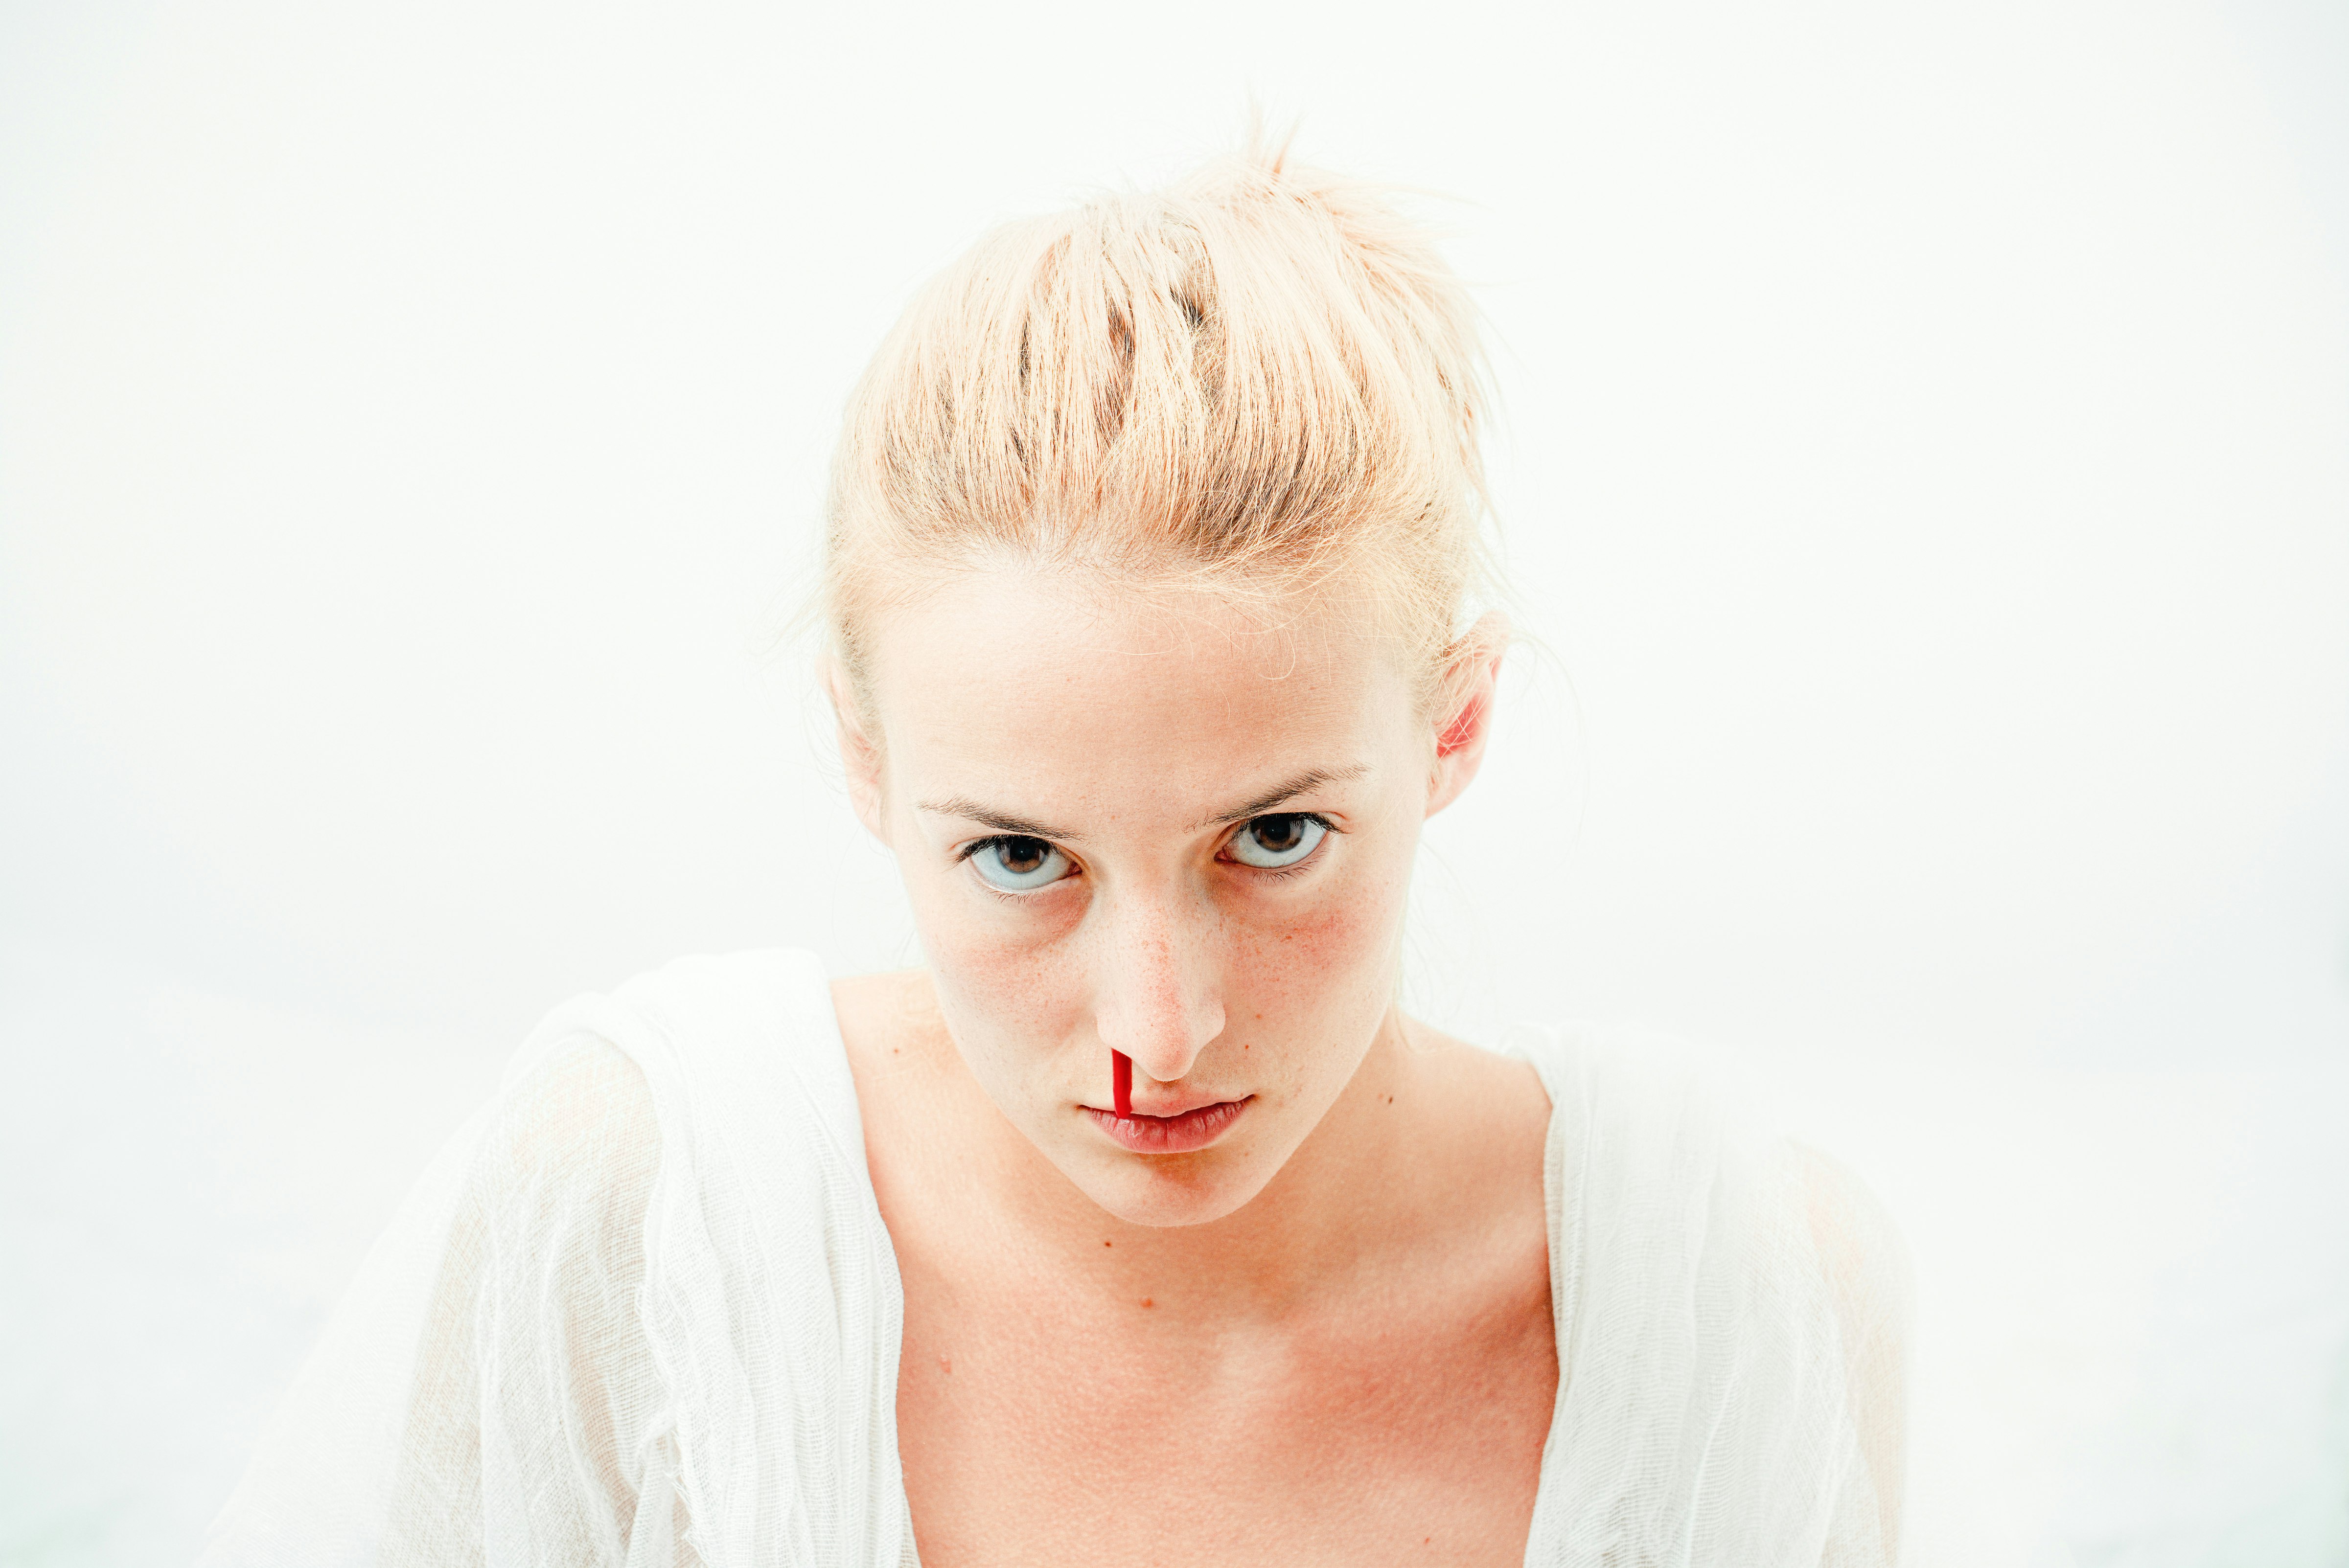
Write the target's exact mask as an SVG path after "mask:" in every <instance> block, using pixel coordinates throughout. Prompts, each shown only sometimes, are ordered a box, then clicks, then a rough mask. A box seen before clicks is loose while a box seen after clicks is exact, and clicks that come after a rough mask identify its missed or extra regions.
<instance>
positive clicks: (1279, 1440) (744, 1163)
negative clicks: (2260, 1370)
mask: <svg viewBox="0 0 2349 1568" xmlns="http://www.w3.org/2000/svg"><path fill="white" fill-rule="evenodd" d="M1476 387H1477V376H1476V362H1475V335H1474V331H1473V325H1472V321H1471V313H1470V310H1469V307H1468V304H1467V303H1466V301H1465V300H1464V297H1463V294H1462V293H1461V290H1460V288H1459V287H1458V285H1457V284H1455V283H1454V281H1453V279H1452V278H1451V276H1450V275H1449V274H1448V273H1446V271H1445V270H1444V267H1443V265H1442V263H1440V262H1439V261H1438V260H1437V258H1436V256H1435V255H1434V253H1433V250H1432V249H1431V247H1430V245H1429V242H1428V241H1427V240H1426V238H1425V237H1424V236H1423V234H1421V233H1420V232H1417V231H1416V230H1414V229H1413V228H1412V227H1411V226H1410V225H1408V224H1406V223H1405V222H1402V221H1401V220H1400V219H1399V218H1398V217H1397V216H1396V215H1395V214H1394V213H1393V212H1392V211H1390V210H1389V209H1387V208H1386V207H1385V206H1384V205H1382V204H1381V201H1379V200H1378V199H1377V198H1376V197H1374V196H1373V195H1371V194H1370V193H1368V192H1365V191H1362V190H1361V189H1359V188H1355V187H1351V186H1349V185H1346V184H1343V183H1340V182H1338V181H1333V180H1330V179H1328V178H1325V177H1323V176H1320V175H1318V174H1314V173H1312V172H1309V171H1307V170H1300V169H1297V168H1294V167H1291V166H1289V165H1288V164H1287V163H1286V162H1285V161H1284V160H1283V159H1282V158H1281V157H1280V156H1278V155H1270V156H1253V157H1250V158H1247V159H1243V160H1237V161H1235V162H1232V163H1229V164H1226V165H1222V166H1218V167H1216V168H1214V169H1211V170H1207V171H1206V172H1204V173H1202V174H1200V175H1198V176H1196V177H1195V178H1194V179H1192V180H1190V181H1186V182H1185V183H1184V184H1182V185H1179V186H1177V187H1175V188H1174V189H1173V190H1171V191H1167V192H1165V193H1163V194H1157V195H1150V196H1131V197H1121V198H1116V199H1111V200H1104V201H1099V202H1096V203H1094V204H1092V205H1091V206H1088V207H1086V208H1084V209H1082V210H1081V211H1074V212H1071V213H1066V214H1062V215H1060V216H1057V217H1053V218H1050V219H1043V220H1038V221H1035V222H1026V223H1020V224H1015V225H1012V226H1010V227H1009V228H1006V229H1004V230H1001V231H999V232H997V233H995V234H993V235H991V236H989V237H988V239H986V240H985V241H983V242H981V243H980V244H979V245H978V247H977V248H976V249H975V250H973V251H972V252H971V253H969V254H968V255H967V256H966V257H964V258H963V260H962V261H961V262H959V263H957V265H956V266H954V267H953V268H951V269H950V270H949V271H948V272H947V273H945V274H944V275H943V276H942V277H940V278H939V279H938V280H937V281H936V283H934V284H932V285H931V286H930V288H929V289H928V290H927V291H926V293H925V294H923V295H922V296H921V298H920V299H919V300H918V301H917V302H916V304H915V305H914V306H913V307H912V309H911V310H910V311H909V312H908V314H907V315H906V316H905V319H904V320H903V321H902V322H901V323H900V324H899V325H898V327H897V329H896V331H895V333H894V334H893V335H892V336H891V337H890V338H889V340H888V342H887V343H886V345H885V346H884V347H883V349H882V351H881V353H880V355H879V356H878V358H877V359H876V360H875V362H874V366H872V368H871V370H870V372H869V373H868V374H867V376H866V377H865V379H864V382H863V384H862V385H861V386H860V387H859V388H858V390H857V392H856V394H855V396H854V400H853V402H852V405H851V408H850V411H849V416H848V419H847V424H846V428H845V431H844V434H843V438H842V440H841V445H840V449H839V452H838V456H837V459H836V463H835V469H834V482H833V495H832V500H831V505H830V517H829V528H828V534H827V575H826V586H825V595H824V610H825V614H826V616H827V619H828V624H829V627H830V632H831V637H830V649H831V651H830V655H829V658H828V663H827V666H826V668H827V678H828V681H829V685H830V690H831V695H832V699H833V705H834V707H835V709H836V712H837V714H838V717H839V727H840V744H841V750H842V755H843V758H844V760H845V763H846V770H847V777H848V780H849V786H850V794H851V796H852V799H853V800H854V806H855V810H856V812H857V815H858V817H859V818H860V819H861V820H862V821H863V822H864V826H865V827H866V828H867V829H868V830H870V831H871V832H873V833H874V835H875V836H876V837H877V838H878V839H880V840H881V841H882V842H884V843H885V844H886V845H888V846H889V848H890V850H891V851H893V852H894V853H895V856H896V859H897V862H898V866H899V868H900V870H901V872H902V873H903V875H904V878H905V886H906V889H907V892H908V894H909V896H910V898H911V901H912V905H913V909H914V913H915V918H916V924H917V927H918V929H919V932H920V934H921V939H922V948H923V953H924V956H925V959H926V965H925V967H924V968H922V969H920V970H918V971H914V972H911V973H907V974H902V975H870V976H862V977H857V978H853V979H847V980H842V981H839V982H836V983H833V984H830V985H827V984H826V982H825V980H824V977H823V975H822V973H821V972H820V970H818V969H817V967H816V966H815V965H814V964H813V963H812V960H810V959H808V958H807V957H805V956H804V955H793V954H740V955H736V956H733V957H729V958H722V959H712V960H695V961H689V962H687V963H682V964H678V965H672V966H670V967H669V968H668V969H666V970H664V971H662V972H660V973H659V974H657V975H650V976H647V977H644V978H642V979H639V980H637V981H636V982H633V983H631V984H630V985H627V986H624V987H622V988H621V990H620V991H619V992H617V993H616V995H613V996H611V997H609V998H588V999H585V1000H583V1001H580V1002H576V1003H574V1004H572V1005H571V1006H567V1007H565V1008H564V1009H562V1010H560V1011H558V1012H557V1013H556V1014H555V1015H554V1016H553V1017H551V1018H550V1019H549V1020H548V1021H547V1023H546V1024H545V1025H544V1026H542V1027H541V1029H540V1030H539V1031H538V1032H537V1034H536V1035H534V1036H533V1038H532V1040H531V1041H530V1042H529V1043H528V1044H527V1045H526V1046H525V1047H524V1049H523V1052H522V1054H521V1056H520V1057H518V1058H517V1060H516V1061H515V1063H514V1065H513V1066H512V1068H511V1069H510V1071H509V1074H508V1078H507V1082H506V1086H505V1088H504V1089H503V1091H502V1095H501V1097H500V1098H499V1099H498V1100H497V1102H496V1103H495V1104H493V1105H492V1106H491V1107H489V1108H487V1109H485V1110H484V1111H483V1112H482V1113H481V1116H479V1117H478V1118H477V1119H475V1121H474V1122H473V1123H472V1124H471V1125H470V1126H469V1128H468V1129H467V1130H466V1131H465V1133H464V1134H462V1135H461V1136H460V1138H459V1139H458V1140H456V1142H455V1144H454V1145H452V1147H451V1148H450V1150H449V1151H447V1152H446V1153H445V1154H444V1155H443V1156H442V1157H441V1159H440V1161H439V1162H438V1163H437V1164H436V1165H435V1167H434V1169H433V1170H432V1171H431V1172H430V1173H429V1174H428V1176H427V1177H426V1179H425V1181H424V1182H423V1183H422V1185H421V1186H420V1187H419V1191H418V1192H417V1194H416V1195H415V1196H414V1197H413V1198H412V1199H411V1200H410V1202H409V1205H408V1207H407V1209H406V1210H405V1211H404V1212H403V1213H402V1216H401V1218H400V1220H399V1222H398V1223H397V1224H396V1226H395V1227H394V1230H393V1231H392V1233H390V1234H389V1235H388V1236H387V1238H386V1239H385V1241H384V1243H382V1244H381V1245H380V1246H379V1247H378V1250H377V1252H376V1253H375V1254H374V1255H373V1256H371V1258H370V1259H369V1262H368V1264H367V1267H366V1269H365V1271H364V1272H363V1274H362V1276H361V1279H360V1281H359V1284H357V1287H356V1288H355V1289H354V1291H353V1294H352V1298H351V1300H350V1302H349V1303H348V1304H347V1305H346V1307H345V1308H344V1309H343V1311H342V1313H341V1314H340V1315H338V1317H337V1319H336V1323H335V1325H334V1326H333V1327H332V1328H331V1329H330V1331H329V1334H328V1336H327V1339H326V1343H325V1344H324V1345H323V1346H321V1348H320V1350H319V1351H318V1352H317V1354H316V1356H315V1357H313V1360H312V1362H311V1364H310V1366H309V1367H307V1368H305V1372H304V1374H303V1377H302V1379H301V1382H300V1384H299V1386H298V1387H297V1388H296V1390H295V1395H294V1396H293V1398H291V1399H290V1400H289V1402H288V1405H287V1408H286V1410H285V1413H284V1414H283V1415H282V1416H281V1417H280V1418H279V1421H278V1423H277V1424H276V1426H275V1427H274V1429H273V1431H272V1433H271V1435H270V1437H269V1438H268V1439H266V1440H265V1441H264V1445H263V1448H262V1450H261V1452H260V1454H259V1456H258V1457H257V1458H256V1459H255V1460H254V1467H253V1469H252V1470H251V1472H250V1473H249V1475H248V1477H247V1479H246V1480H245V1482H244V1484H243V1487H242V1488H241V1489H240V1491H239V1492H238V1493H237V1495H236V1497H235V1498H234V1499H233V1500H232V1501H231V1503H230V1505H229V1507H228V1508H227V1509H226V1510H225V1511H224V1512H223V1513H222V1518H221V1520H220V1522H219V1523H218V1524H217V1525H216V1526H215V1530H214V1534H213V1537H212V1543H211V1545H210V1547H209V1549H208V1556H207V1561H208V1562H212V1563H264V1562H266V1563H305V1564H318V1563H476V1562H486V1563H532V1564H539V1563H546V1564H553V1563H565V1564H568V1563H613V1564H627V1565H629V1568H636V1565H641V1564H678V1563H699V1564H707V1565H709V1568H733V1565H736V1564H741V1565H745V1568H747V1565H750V1564H772V1563H794V1564H797V1563H808V1564H833V1563H874V1564H895V1563H910V1562H914V1561H916V1549H917V1548H918V1556H919V1560H920V1561H922V1562H925V1563H931V1564H933V1565H943V1564H963V1563H1016V1564H1028V1565H1032V1564H1049V1563H1087V1564H1094V1563H1163V1562H1214V1563H1282V1564H1298V1563H1344V1564H1367V1563H1403V1562H1408V1563H1520V1562H1523V1563H1577V1564H1583V1563H1588V1564H1599V1563H1608V1564H1642V1563H1717V1564H1723V1565H1724V1568H1728V1565H1735V1568H1754V1565H1757V1564H1774V1563H1805V1564H1808V1563H1838V1564H1845V1563H1886V1562H1889V1561H1891V1560H1893V1558H1894V1557H1895V1556H1896V1554H1897V1553H1896V1543H1897V1538H1898V1531H1899V1522H1898V1503H1899V1496H1900V1470H1899V1429H1900V1411H1899V1382H1898V1376H1897V1374H1898V1366H1899V1356H1898V1322H1899V1298H1900V1296H1899V1278H1900V1274H1899V1265H1898V1263H1897V1247H1896V1246H1894V1245H1893V1244H1892V1243H1889V1240H1888V1239H1887V1238H1886V1237H1885V1236H1884V1235H1883V1233H1882V1230H1881V1227H1880V1225H1879V1224H1878V1223H1877V1222H1875V1221H1873V1220H1872V1219H1871V1218H1870V1216H1871V1214H1872V1212H1873V1211H1872V1210H1871V1209H1870V1207H1869V1206H1868V1203H1867V1202H1866V1201H1865V1198H1864V1196H1863V1195H1862V1194H1860V1193H1859V1192H1857V1190H1856V1189H1855V1188H1854V1187H1853V1186H1852V1184H1851V1183H1850V1182H1849V1181H1848V1180H1847V1179H1845V1178H1843V1177H1841V1176H1839V1175H1838V1174H1837V1172H1836V1171H1835V1170H1834V1168H1833V1167H1831V1166H1829V1165H1827V1164H1826V1162H1824V1161H1820V1160H1818V1159H1817V1158H1816V1157H1815V1156H1811V1155H1808V1154H1806V1153H1805V1152H1804V1151H1802V1150H1799V1149H1797V1148H1796V1147H1795V1146H1793V1145H1791V1144H1787V1143H1785V1142H1783V1141H1781V1140H1774V1139H1771V1138H1769V1137H1767V1136H1764V1135H1763V1134H1760V1133H1758V1132H1755V1131H1753V1130H1748V1129H1745V1128H1744V1127H1743V1126H1741V1125H1740V1124H1739V1123H1738V1122H1737V1121H1736V1119H1734V1118H1733V1117H1731V1116H1729V1115H1727V1114H1725V1112H1724V1109H1723V1107H1722V1105H1721V1104H1720V1102H1719V1100H1718V1099H1717V1098H1716V1097H1714V1096H1713V1095H1711V1094H1710V1093H1708V1091H1707V1090H1706V1089H1705V1088H1704V1087H1703V1085H1702V1083H1701V1081H1699V1080H1697V1079H1695V1078H1692V1077H1691V1076H1690V1075H1688V1074H1686V1073H1684V1072H1682V1071H1679V1070H1678V1069H1675V1068H1671V1066H1670V1065H1669V1064H1668V1063H1666V1062H1665V1061H1663V1060H1661V1059H1660V1058H1658V1057H1656V1056H1655V1054H1654V1053H1653V1052H1652V1051H1648V1050H1642V1049H1631V1048H1627V1047H1623V1046H1620V1045H1617V1044H1610V1043H1609V1041H1607V1040H1605V1039H1604V1038H1601V1037H1598V1036H1596V1035H1593V1034H1590V1033H1588V1032H1579V1033H1567V1034H1562V1035H1557V1036H1549V1037H1528V1038H1527V1039H1526V1040H1523V1041H1521V1042H1518V1043H1517V1045H1516V1047H1515V1048H1514V1050H1513V1052H1512V1053H1511V1054H1497V1053H1495V1052H1491V1051H1487V1050H1483V1049H1479V1048H1477V1047H1473V1046H1469V1045H1465V1044H1463V1043H1461V1042H1459V1041H1456V1040H1452V1039H1448V1038H1446V1037H1444V1036H1443V1035H1442V1034H1440V1033H1439V1032H1438V1031H1436V1030H1434V1029H1432V1028H1430V1027H1428V1026H1425V1025H1423V1024H1420V1023H1417V1022H1415V1021H1413V1020H1411V1019H1409V1018H1406V1017H1405V1016H1402V1013H1401V1012H1400V1010H1399V1009H1398V1007H1397V1005H1396V1001H1395V995H1396V990H1397V981H1398V966H1399V956H1400V944H1401V935H1402V918H1403V909H1404V903H1405V895H1406V891H1407V888H1408V885H1409V880H1410V871H1411V866H1412V861H1413V850H1414V846H1415V843H1416V841H1417V836H1418V831H1419V826H1420V824H1421V822H1422V821H1423V820H1425V819H1426V818H1427V817H1428V816H1430V815H1432V814H1433V813H1434V812H1436V811H1438V810H1442V809H1443V808H1444V806H1445V805H1446V804H1448V803H1449V802H1450V801H1451V800H1453V799H1454V798H1455V797H1457V796H1458V794H1459V793H1460V791H1461V790H1463V789H1465V788H1466V787H1467V786H1468V784H1469V782H1470V781H1471V779H1473V778H1474V777H1475V772H1476V769H1477V765H1478V762H1479V759H1480V758H1482V756H1483V753H1484V748H1485V741H1486V738H1487V736H1488V735H1489V733H1490V727H1491V724H1492V721H1493V694H1494V680H1495V671H1496V668H1497V665H1498V664H1499V660H1500V657H1501V655H1502V652H1503V649H1504V641H1505V631H1504V627H1503V624H1502V622H1501V621H1500V619H1499V618H1498V617H1497V616H1496V615H1491V614H1487V615H1485V617H1484V618H1482V619H1471V618H1470V616H1469V613H1468V606H1469V603H1470V600H1471V597H1472V595H1473V593H1475V589H1476V587H1477V585H1478V583H1477V578H1478V571H1477V568H1478V562H1479V559H1480V552H1479V539H1480V532H1479V530H1480V520H1481V516H1482V507H1481V496H1480V488H1479V467H1478V458H1477V446H1476V442H1477V436H1478V428H1479V424H1480V421H1481V418H1482V406H1481V403H1480V401H1479V397H1478V393H1477V391H1476ZM1495 848H1496V851H1497V852H1502V853H1506V852H1507V851H1506V846H1505V845H1504V846H1496V847H1495Z"/></svg>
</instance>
